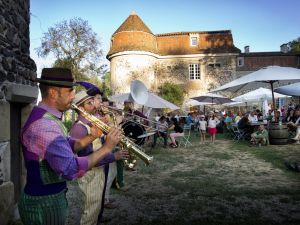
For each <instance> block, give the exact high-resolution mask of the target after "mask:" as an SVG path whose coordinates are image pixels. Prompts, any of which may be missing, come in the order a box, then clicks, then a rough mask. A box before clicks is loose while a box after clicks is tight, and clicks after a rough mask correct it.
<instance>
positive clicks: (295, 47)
mask: <svg viewBox="0 0 300 225" xmlns="http://www.w3.org/2000/svg"><path fill="white" fill-rule="evenodd" d="M288 47H289V49H290V51H291V52H300V37H298V38H297V39H295V40H293V41H290V42H289V43H288Z"/></svg>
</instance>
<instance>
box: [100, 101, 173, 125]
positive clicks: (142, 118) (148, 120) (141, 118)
mask: <svg viewBox="0 0 300 225" xmlns="http://www.w3.org/2000/svg"><path fill="white" fill-rule="evenodd" d="M101 108H102V111H103V112H104V113H105V112H108V113H109V111H110V110H111V111H116V112H117V113H120V114H122V115H123V116H124V119H125V121H126V122H128V121H129V122H133V123H136V124H139V125H141V126H143V127H145V129H147V128H148V129H153V127H152V126H151V125H150V126H148V125H146V124H143V123H140V122H138V121H136V120H134V119H133V120H131V119H126V116H128V117H133V118H139V120H140V121H141V120H144V121H147V122H149V124H153V125H160V126H162V125H161V124H159V123H158V122H156V121H154V120H150V119H147V118H144V117H142V116H139V115H136V114H134V113H129V112H125V111H124V110H122V109H118V108H117V107H113V106H106V105H101ZM103 108H104V109H107V111H105V110H103ZM166 128H168V127H167V126H166ZM153 130H155V131H157V129H156V128H155V129H153Z"/></svg>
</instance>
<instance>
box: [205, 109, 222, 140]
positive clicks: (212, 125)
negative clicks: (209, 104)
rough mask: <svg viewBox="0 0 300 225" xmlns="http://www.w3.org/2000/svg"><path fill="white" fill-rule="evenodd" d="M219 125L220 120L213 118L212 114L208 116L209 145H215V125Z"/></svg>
mask: <svg viewBox="0 0 300 225" xmlns="http://www.w3.org/2000/svg"><path fill="white" fill-rule="evenodd" d="M219 123H220V120H219V119H218V118H217V117H216V116H215V114H214V113H213V112H211V113H210V114H209V119H208V126H207V127H208V133H209V134H210V140H211V143H213V144H214V143H215V140H216V133H217V125H218V124H219Z"/></svg>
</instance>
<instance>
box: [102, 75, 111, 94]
mask: <svg viewBox="0 0 300 225" xmlns="http://www.w3.org/2000/svg"><path fill="white" fill-rule="evenodd" d="M101 90H102V91H103V94H104V96H110V95H111V90H110V72H106V73H105V75H104V76H103V77H102V85H101Z"/></svg>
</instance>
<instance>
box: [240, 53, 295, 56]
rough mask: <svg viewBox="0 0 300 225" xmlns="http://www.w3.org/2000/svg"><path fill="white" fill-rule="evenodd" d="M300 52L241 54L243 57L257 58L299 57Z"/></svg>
mask: <svg viewBox="0 0 300 225" xmlns="http://www.w3.org/2000/svg"><path fill="white" fill-rule="evenodd" d="M299 55H300V52H287V53H284V52H248V53H240V56H241V57H257V56H299Z"/></svg>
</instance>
